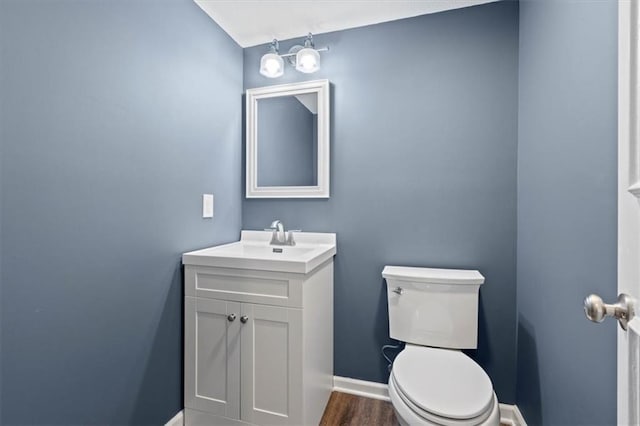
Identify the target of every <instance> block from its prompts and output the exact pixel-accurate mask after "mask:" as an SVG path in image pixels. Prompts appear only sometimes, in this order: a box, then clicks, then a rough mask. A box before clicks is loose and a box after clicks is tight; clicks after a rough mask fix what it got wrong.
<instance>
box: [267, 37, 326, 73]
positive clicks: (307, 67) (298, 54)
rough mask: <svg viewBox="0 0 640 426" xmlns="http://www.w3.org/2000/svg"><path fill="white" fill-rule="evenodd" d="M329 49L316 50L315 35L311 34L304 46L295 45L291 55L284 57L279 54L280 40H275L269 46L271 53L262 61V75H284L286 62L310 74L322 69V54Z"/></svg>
mask: <svg viewBox="0 0 640 426" xmlns="http://www.w3.org/2000/svg"><path fill="white" fill-rule="evenodd" d="M328 50H329V47H322V48H320V49H316V48H315V45H314V43H313V35H312V34H311V33H309V34H308V35H307V37H306V38H305V40H304V45H299V44H297V45H295V46H293V47H291V49H289V53H285V54H283V55H281V54H280V52H279V43H278V40H276V39H274V40H273V41H272V42H271V44H270V45H269V52H268V53H265V54H264V55H262V59H260V74H262V75H264V76H265V77H269V78H276V77H280V76H281V75H282V74H284V62H283V60H282V58H286V59H287V62H288V63H289V64H290V65H291V66H293V67H294V68H295V69H296V70H298V71H300V72H302V73H305V74H310V73H313V72H316V71H318V70H319V69H320V52H326V51H328Z"/></svg>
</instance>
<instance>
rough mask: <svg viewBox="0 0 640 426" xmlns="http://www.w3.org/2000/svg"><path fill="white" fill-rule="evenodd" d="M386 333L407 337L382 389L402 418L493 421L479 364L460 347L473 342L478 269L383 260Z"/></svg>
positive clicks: (455, 425)
mask: <svg viewBox="0 0 640 426" xmlns="http://www.w3.org/2000/svg"><path fill="white" fill-rule="evenodd" d="M382 276H383V277H384V278H385V279H386V281H387V300H388V306H389V332H390V333H389V334H390V336H391V337H392V338H394V339H396V340H400V341H402V342H406V346H405V349H404V350H403V351H402V352H400V353H399V354H398V356H397V357H396V359H395V360H394V362H393V365H392V368H391V374H390V376H389V396H390V398H391V403H392V404H393V408H394V411H395V412H396V417H397V419H398V422H399V423H400V424H401V425H411V426H418V425H441V426H497V425H499V424H500V410H499V404H498V399H497V397H496V395H495V393H494V391H493V385H492V383H491V379H490V378H489V376H488V375H487V373H485V371H484V370H483V369H482V367H480V366H479V365H478V364H476V362H475V361H473V360H472V359H471V358H469V357H468V356H467V355H465V354H464V353H463V352H462V351H461V350H460V349H475V348H476V347H477V331H478V293H479V289H480V285H481V284H483V283H484V277H483V276H482V275H481V274H480V273H479V272H478V271H471V270H457V269H433V268H415V267H404V266H385V268H384V270H383V271H382Z"/></svg>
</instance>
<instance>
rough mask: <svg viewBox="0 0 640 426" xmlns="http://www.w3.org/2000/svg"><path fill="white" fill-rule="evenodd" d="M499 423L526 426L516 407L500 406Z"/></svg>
mask: <svg viewBox="0 0 640 426" xmlns="http://www.w3.org/2000/svg"><path fill="white" fill-rule="evenodd" d="M500 423H505V424H508V425H511V426H527V422H525V421H524V417H522V413H521V412H520V410H519V409H518V406H517V405H509V404H500Z"/></svg>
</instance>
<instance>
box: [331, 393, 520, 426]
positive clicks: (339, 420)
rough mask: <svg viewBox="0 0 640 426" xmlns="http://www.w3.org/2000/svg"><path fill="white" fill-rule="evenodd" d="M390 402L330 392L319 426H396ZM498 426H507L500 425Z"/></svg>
mask: <svg viewBox="0 0 640 426" xmlns="http://www.w3.org/2000/svg"><path fill="white" fill-rule="evenodd" d="M397 424H398V422H397V420H396V415H395V413H394V412H393V406H392V405H391V403H390V402H387V401H380V400H378V399H371V398H364V397H362V396H356V395H350V394H348V393H342V392H332V393H331V398H329V402H328V403H327V408H325V410H324V414H323V415H322V420H320V426H387V425H389V426H391V425H393V426H397ZM500 426H508V425H505V424H502V423H501V424H500Z"/></svg>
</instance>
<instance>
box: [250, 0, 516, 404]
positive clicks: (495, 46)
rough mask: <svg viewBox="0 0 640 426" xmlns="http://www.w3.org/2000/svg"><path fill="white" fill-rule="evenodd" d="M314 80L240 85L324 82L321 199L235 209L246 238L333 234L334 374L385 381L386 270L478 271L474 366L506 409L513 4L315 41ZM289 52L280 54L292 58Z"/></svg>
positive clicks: (511, 273)
mask: <svg viewBox="0 0 640 426" xmlns="http://www.w3.org/2000/svg"><path fill="white" fill-rule="evenodd" d="M315 39H316V44H317V45H318V46H323V45H325V44H328V45H330V46H331V51H330V52H328V53H323V54H322V69H321V70H320V71H319V72H318V73H316V74H314V75H313V76H311V77H309V76H305V75H303V74H301V73H298V72H295V71H294V70H293V69H291V68H288V69H287V70H286V74H285V76H284V77H283V78H280V79H277V80H269V79H266V78H264V77H262V76H260V74H258V67H259V59H260V56H261V55H262V54H263V53H264V52H265V51H266V47H265V46H258V47H254V48H250V49H245V51H244V62H245V68H244V87H245V89H247V88H252V87H259V86H265V85H269V84H280V83H286V82H292V81H299V80H308V79H318V78H328V79H330V81H331V83H332V106H331V112H332V116H331V117H332V130H331V153H332V156H331V181H332V187H331V198H330V199H328V200H246V199H245V200H244V202H243V215H242V216H243V227H244V228H247V229H262V228H264V227H265V226H266V225H268V224H269V223H270V222H271V221H272V220H273V219H276V218H278V219H282V220H283V221H284V223H285V224H286V225H287V226H288V227H290V228H301V229H303V230H306V231H323V232H337V234H338V256H337V257H336V275H335V318H334V319H335V373H336V374H337V375H340V376H347V377H353V378H359V379H365V380H373V381H378V382H385V381H386V380H387V371H386V363H385V362H384V361H383V358H382V356H381V355H380V347H381V346H382V345H383V344H386V343H389V332H388V321H387V305H386V304H387V300H386V293H385V287H384V282H383V279H382V277H381V275H380V273H381V271H382V268H383V267H384V265H387V264H391V265H394V264H395V265H414V266H432V267H443V268H477V269H479V270H480V271H481V272H482V273H483V274H484V275H485V277H486V284H485V285H484V286H483V287H482V289H481V307H480V335H479V347H478V350H477V351H473V353H472V355H473V357H474V358H475V359H477V360H478V361H479V362H480V364H481V365H482V366H483V367H484V368H485V369H486V371H487V372H488V373H489V375H490V376H491V378H492V380H493V382H494V386H495V389H496V391H497V393H498V396H499V398H500V400H501V401H503V402H511V403H512V402H514V399H515V366H516V360H515V345H516V342H515V316H516V310H515V300H516V283H515V277H516V270H515V241H516V139H517V111H518V105H517V102H518V97H517V95H518V4H517V3H516V2H499V3H493V4H488V5H484V6H480V7H472V8H466V9H460V10H454V11H449V12H444V13H438V14H433V15H426V16H421V17H417V18H412V19H406V20H401V21H395V22H389V23H383V24H379V25H373V26H369V27H364V28H359V29H353V30H348V31H340V32H336V33H330V34H322V35H318V36H317V37H315ZM291 44H293V42H282V43H281V46H282V47H283V49H288V48H289V47H290V45H291Z"/></svg>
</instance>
